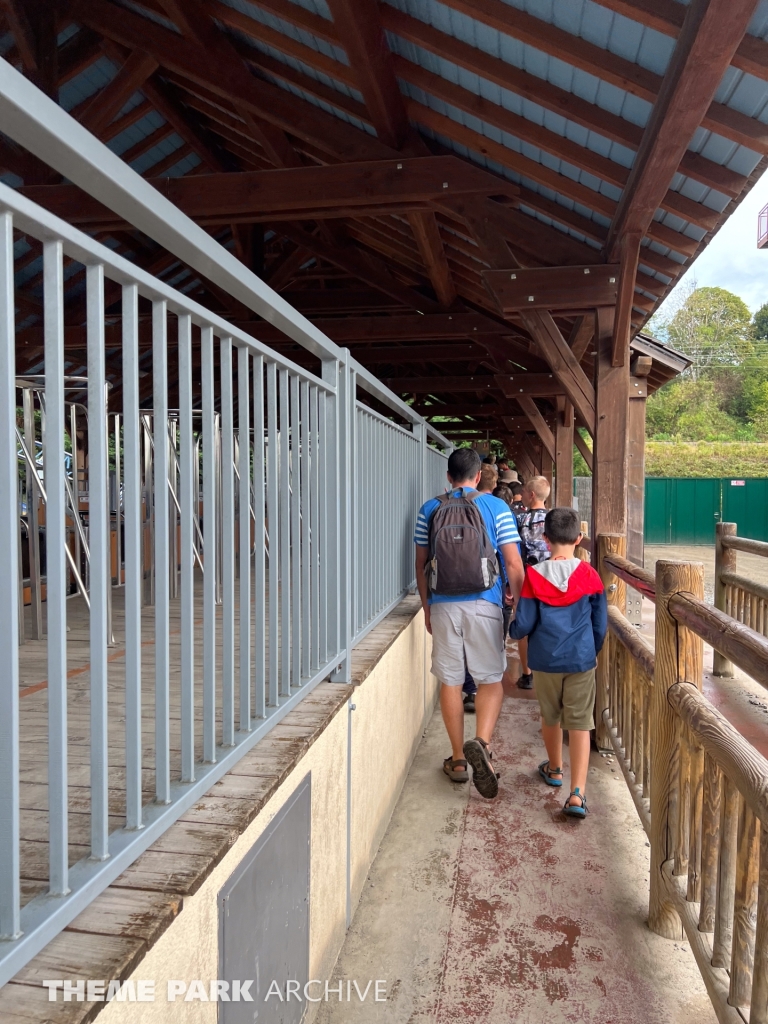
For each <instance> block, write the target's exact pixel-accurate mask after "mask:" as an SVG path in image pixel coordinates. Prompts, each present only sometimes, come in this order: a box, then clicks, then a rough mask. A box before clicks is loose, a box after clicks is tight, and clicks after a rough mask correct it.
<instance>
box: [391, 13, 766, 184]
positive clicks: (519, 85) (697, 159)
mask: <svg viewBox="0 0 768 1024" xmlns="http://www.w3.org/2000/svg"><path fill="white" fill-rule="evenodd" d="M381 14H382V18H383V20H384V25H385V27H386V28H387V29H389V30H390V31H391V32H394V33H395V34H396V35H399V36H401V37H402V38H403V39H406V40H407V41H409V42H412V43H415V44H416V45H417V46H421V47H423V48H424V49H426V50H428V51H430V52H431V53H435V54H437V55H438V56H440V57H443V58H444V59H445V60H449V61H451V62H452V63H454V64H457V65H458V66H459V67H462V68H465V69H466V70H468V71H471V72H473V73H475V74H477V75H479V76H480V78H482V79H484V80H485V81H489V82H492V83H493V84H495V85H498V86H501V87H502V88H503V89H509V90H510V91H511V92H513V93H515V94H516V95H518V96H521V97H522V98H523V99H527V100H531V101H532V102H533V103H538V104H539V105H540V106H542V107H544V108H545V109H547V110H552V111H554V112H555V113H556V114H560V115H561V116H562V117H565V118H567V119H568V120H570V121H573V122H574V123H575V124H579V125H581V126H582V127H584V128H587V129H588V130H589V131H595V132H597V133H598V134H599V135H602V136H603V137H604V138H607V139H610V140H611V141H613V142H619V143H621V144H622V145H624V146H627V147H629V148H630V149H637V148H638V147H639V146H640V143H641V141H642V136H643V130H642V128H640V127H639V126H638V125H635V124H632V123H631V122H630V121H627V120H625V119H624V118H622V117H619V116H618V115H616V114H611V113H610V112H608V111H606V110H603V109H602V108H601V107H598V106H597V105H596V104H593V103H589V102H588V101H587V100H583V99H581V98H580V97H578V96H575V95H574V94H573V93H570V92H567V91H566V90H565V89H560V88H558V87H557V86H555V85H552V84H551V83H549V82H547V81H545V80H544V79H541V78H538V77H537V76H536V75H532V74H530V73H529V72H527V71H523V70H521V69H519V68H516V67H514V65H511V64H509V63H507V62H506V61H503V60H501V59H500V58H498V57H493V56H492V55H490V54H488V53H485V52H484V51H483V50H479V49H477V48H476V47H473V46H470V45H469V44H468V43H464V42H462V41H461V40H459V39H456V38H455V37H454V36H450V35H448V34H447V33H445V32H440V31H439V30H438V29H435V28H433V27H432V26H431V25H428V24H426V22H423V21H419V19H418V18H413V17H411V16H410V15H408V14H404V13H403V12H401V11H398V10H396V9H395V8H394V7H390V6H389V5H388V4H383V5H382V7H381ZM515 16H517V12H516V13H515ZM507 18H509V14H507ZM507 33H508V34H509V25H507ZM598 77H599V75H598ZM680 171H681V173H683V174H686V175H688V176H689V177H691V178H694V179H695V180H696V181H699V182H701V183H702V184H704V185H707V186H709V187H710V188H715V189H717V190H718V191H720V192H723V193H724V194H725V195H727V196H729V197H730V198H731V199H735V198H736V197H737V196H739V195H740V194H741V192H742V190H743V189H744V186H745V184H746V181H747V179H746V178H744V177H743V175H739V174H736V173H735V172H733V171H730V170H728V168H726V167H721V166H720V165H719V164H716V163H715V162H714V161H712V160H708V159H706V157H701V156H699V155H698V154H696V153H686V154H685V156H684V158H683V160H682V162H681V164H680Z"/></svg>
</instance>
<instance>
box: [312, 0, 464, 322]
mask: <svg viewBox="0 0 768 1024" xmlns="http://www.w3.org/2000/svg"><path fill="white" fill-rule="evenodd" d="M329 6H330V9H331V13H332V15H333V21H334V24H335V25H336V27H337V29H338V32H339V37H340V39H341V41H342V43H343V45H344V49H345V50H346V52H347V56H348V57H349V62H350V64H351V66H352V68H353V69H354V71H355V74H356V76H357V80H358V85H359V88H360V90H361V92H362V94H363V99H364V100H365V105H366V107H367V108H368V110H369V112H370V114H371V119H372V121H373V124H374V126H375V127H376V131H377V134H378V136H379V138H381V139H382V140H383V141H384V142H386V143H387V144H388V145H390V146H392V147H394V148H395V149H402V148H403V145H404V144H405V142H406V141H407V140H408V138H409V135H410V134H411V132H410V128H409V124H408V115H407V112H406V107H405V104H404V102H403V98H402V95H401V93H400V87H399V86H398V84H397V79H396V78H395V73H394V68H393V63H392V54H391V53H390V51H389V46H388V45H387V41H386V38H385V35H384V29H383V27H382V24H381V19H380V17H379V4H378V3H377V2H376V0H330V3H329ZM412 148H415V151H416V152H425V151H426V146H425V145H424V143H423V142H421V141H420V140H417V141H416V142H415V145H413V146H412ZM409 220H410V223H411V227H412V229H413V233H414V237H415V239H416V244H417V245H418V247H419V251H420V253H421V256H422V259H423V261H424V265H425V267H426V269H427V274H428V276H429V279H430V281H431V282H432V286H433V288H434V290H435V294H436V295H437V298H438V301H439V302H441V303H442V305H444V306H451V305H452V304H453V302H454V301H455V299H456V285H455V283H454V281H453V278H452V276H451V269H450V267H449V265H448V260H447V259H446V256H445V250H444V248H443V243H442V240H441V238H440V229H439V227H438V225H437V221H436V220H435V215H434V213H432V212H430V211H424V212H414V213H413V214H412V215H410V216H409Z"/></svg>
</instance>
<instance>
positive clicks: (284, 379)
mask: <svg viewBox="0 0 768 1024" xmlns="http://www.w3.org/2000/svg"><path fill="white" fill-rule="evenodd" d="M279 380H280V445H279V453H280V468H279V477H278V478H279V481H280V485H279V486H280V531H279V536H280V546H279V549H278V550H279V552H280V555H279V565H280V696H281V697H290V695H291V495H290V486H291V477H290V457H291V450H290V433H291V417H290V409H289V406H288V371H287V370H284V369H281V370H280V373H279Z"/></svg>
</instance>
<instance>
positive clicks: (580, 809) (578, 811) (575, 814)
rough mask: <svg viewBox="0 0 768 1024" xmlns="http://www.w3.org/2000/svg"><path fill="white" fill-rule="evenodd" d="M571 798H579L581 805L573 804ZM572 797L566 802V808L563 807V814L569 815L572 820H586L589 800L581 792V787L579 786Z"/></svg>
mask: <svg viewBox="0 0 768 1024" xmlns="http://www.w3.org/2000/svg"><path fill="white" fill-rule="evenodd" d="M571 796H577V797H578V798H579V800H581V805H579V804H572V803H571V802H570V801H571ZM571 796H569V797H568V799H567V800H566V801H565V807H563V812H564V813H565V814H567V815H568V816H569V817H571V818H586V816H587V814H588V811H587V798H586V797H585V796H584V794H583V793H580V792H579V787H578V786H577V787H576V789H574V791H573V792H572V793H571Z"/></svg>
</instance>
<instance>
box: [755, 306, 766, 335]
mask: <svg viewBox="0 0 768 1024" xmlns="http://www.w3.org/2000/svg"><path fill="white" fill-rule="evenodd" d="M752 326H753V329H754V332H755V337H756V338H759V339H760V340H761V341H765V340H766V339H768V302H764V303H763V305H762V306H761V307H760V309H758V311H757V312H756V313H755V316H754V319H753V320H752Z"/></svg>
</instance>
